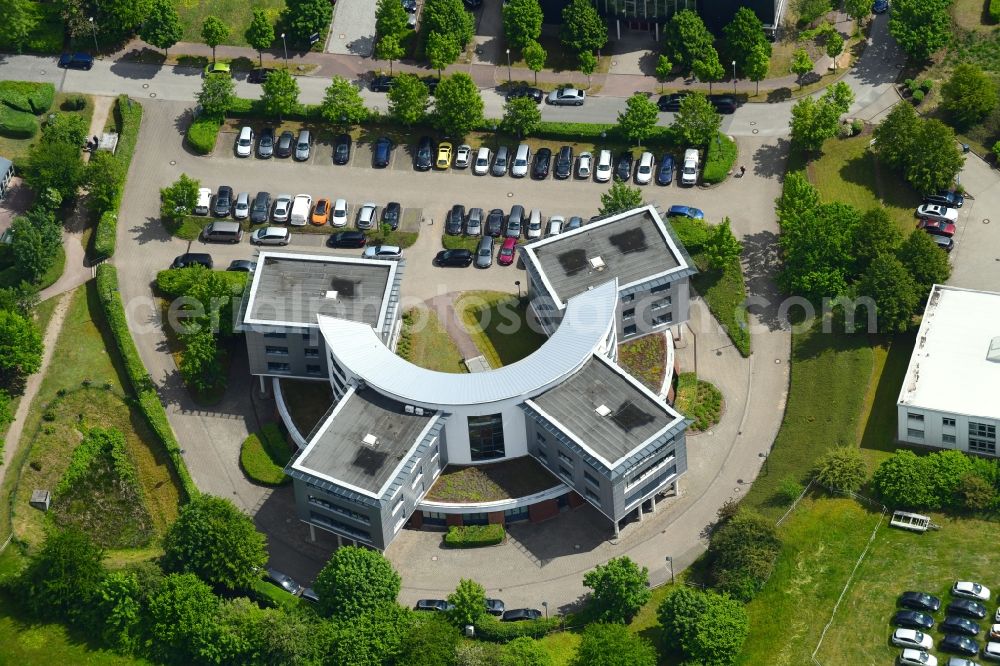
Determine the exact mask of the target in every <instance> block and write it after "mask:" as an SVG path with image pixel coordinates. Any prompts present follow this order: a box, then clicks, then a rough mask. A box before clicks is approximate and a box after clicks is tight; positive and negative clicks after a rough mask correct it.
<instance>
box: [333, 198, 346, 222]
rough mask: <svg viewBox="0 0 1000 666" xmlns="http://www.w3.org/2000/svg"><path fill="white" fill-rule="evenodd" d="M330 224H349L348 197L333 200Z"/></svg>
mask: <svg viewBox="0 0 1000 666" xmlns="http://www.w3.org/2000/svg"><path fill="white" fill-rule="evenodd" d="M330 226H332V227H346V226H347V199H337V200H336V201H334V202H333V213H332V214H331V215H330Z"/></svg>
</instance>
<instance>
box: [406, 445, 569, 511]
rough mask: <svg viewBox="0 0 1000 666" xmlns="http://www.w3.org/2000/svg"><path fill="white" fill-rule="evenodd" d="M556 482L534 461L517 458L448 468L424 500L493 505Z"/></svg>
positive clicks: (526, 457) (529, 493)
mask: <svg viewBox="0 0 1000 666" xmlns="http://www.w3.org/2000/svg"><path fill="white" fill-rule="evenodd" d="M560 483H561V482H560V481H559V480H558V479H556V478H555V477H554V476H552V475H551V474H550V473H549V472H548V470H546V469H545V468H544V467H542V465H541V464H539V463H538V462H537V461H535V459H534V458H532V457H531V456H521V457H520V458H512V459H511V460H507V461H504V462H502V463H495V464H489V465H472V466H469V467H461V466H458V465H448V466H447V467H445V468H444V471H443V472H441V476H439V477H438V479H437V481H435V482H434V485H433V486H431V489H430V490H429V491H427V497H426V498H425V499H427V500H430V501H432V502H459V503H461V502H497V501H500V500H505V499H514V498H517V497H524V496H526V495H531V494H534V493H537V492H541V491H543V490H548V489H549V488H553V487H555V486H558V485H559V484H560Z"/></svg>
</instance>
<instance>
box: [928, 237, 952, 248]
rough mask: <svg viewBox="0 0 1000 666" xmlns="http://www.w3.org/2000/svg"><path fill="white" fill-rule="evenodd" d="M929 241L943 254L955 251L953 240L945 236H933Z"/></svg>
mask: <svg viewBox="0 0 1000 666" xmlns="http://www.w3.org/2000/svg"><path fill="white" fill-rule="evenodd" d="M931 240H932V241H934V242H935V243H937V244H938V247H939V248H941V249H942V250H944V251H945V252H951V251H952V250H954V249H955V240H954V239H952V238H949V237H947V236H934V235H931Z"/></svg>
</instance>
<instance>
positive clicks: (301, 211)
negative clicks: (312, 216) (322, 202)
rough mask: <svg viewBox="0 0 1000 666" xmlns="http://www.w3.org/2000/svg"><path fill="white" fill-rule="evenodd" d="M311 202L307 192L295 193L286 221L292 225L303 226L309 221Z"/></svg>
mask: <svg viewBox="0 0 1000 666" xmlns="http://www.w3.org/2000/svg"><path fill="white" fill-rule="evenodd" d="M312 204H313V199H312V197H311V196H309V195H308V194H296V195H295V199H293V200H292V212H291V214H290V215H289V216H288V223H289V224H290V225H292V226H294V227H304V226H305V225H306V222H308V221H309V213H310V211H312Z"/></svg>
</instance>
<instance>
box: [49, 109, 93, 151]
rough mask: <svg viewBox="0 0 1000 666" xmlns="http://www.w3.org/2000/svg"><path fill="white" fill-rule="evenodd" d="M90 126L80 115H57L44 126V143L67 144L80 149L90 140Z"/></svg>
mask: <svg viewBox="0 0 1000 666" xmlns="http://www.w3.org/2000/svg"><path fill="white" fill-rule="evenodd" d="M89 133H90V125H88V124H87V119H86V118H84V117H83V116H81V115H80V114H78V113H56V114H53V115H52V117H50V118H48V119H47V120H46V121H45V124H44V125H42V141H43V142H44V143H48V144H53V143H67V144H69V145H71V146H74V147H76V148H77V149H79V148H80V147H81V146H83V143H84V142H85V141H86V140H87V139H88V138H89V137H88V136H87V135H88V134H89Z"/></svg>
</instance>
